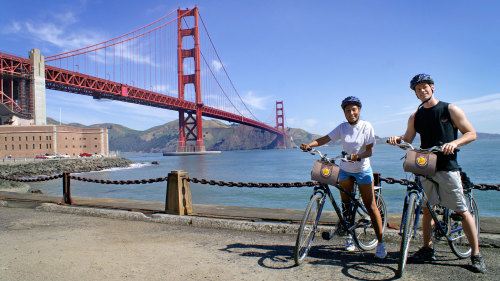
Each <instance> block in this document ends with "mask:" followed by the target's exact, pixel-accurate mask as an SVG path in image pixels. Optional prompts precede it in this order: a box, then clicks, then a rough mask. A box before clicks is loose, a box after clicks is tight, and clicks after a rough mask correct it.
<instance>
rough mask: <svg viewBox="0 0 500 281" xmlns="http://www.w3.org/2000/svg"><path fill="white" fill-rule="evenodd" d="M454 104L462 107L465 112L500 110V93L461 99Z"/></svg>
mask: <svg viewBox="0 0 500 281" xmlns="http://www.w3.org/2000/svg"><path fill="white" fill-rule="evenodd" d="M453 104H455V105H457V106H458V107H460V108H462V109H463V110H464V112H465V113H473V112H491V111H498V110H500V94H492V95H486V96H482V97H477V98H473V99H465V100H459V101H455V102H453Z"/></svg>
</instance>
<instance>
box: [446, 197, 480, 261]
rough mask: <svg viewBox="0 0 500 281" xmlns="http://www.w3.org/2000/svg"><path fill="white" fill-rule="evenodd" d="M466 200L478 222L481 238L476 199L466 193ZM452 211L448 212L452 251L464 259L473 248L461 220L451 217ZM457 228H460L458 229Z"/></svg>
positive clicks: (477, 228) (475, 220) (449, 241)
mask: <svg viewBox="0 0 500 281" xmlns="http://www.w3.org/2000/svg"><path fill="white" fill-rule="evenodd" d="M465 200H466V201H467V207H469V212H470V213H471V215H472V218H473V219H474V222H475V223H476V230H477V237H478V238H479V211H478V210H477V206H476V201H474V198H472V196H470V195H465ZM451 213H452V212H448V217H447V220H448V227H449V230H448V233H449V234H450V236H449V238H450V239H451V240H448V244H449V245H450V248H451V251H452V252H453V253H454V254H455V255H456V256H457V257H459V258H461V259H464V258H468V257H470V255H471V253H472V249H471V247H470V244H469V240H468V239H467V237H466V236H465V232H464V230H463V228H462V221H461V220H458V221H456V220H454V219H453V218H452V217H451ZM457 229H459V230H458V231H457Z"/></svg>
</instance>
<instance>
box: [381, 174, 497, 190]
mask: <svg viewBox="0 0 500 281" xmlns="http://www.w3.org/2000/svg"><path fill="white" fill-rule="evenodd" d="M380 181H385V182H386V183H388V184H395V183H399V184H401V185H413V184H416V182H414V181H409V180H407V179H400V180H397V179H395V178H383V177H380ZM474 189H477V190H496V191H500V184H497V185H492V184H485V183H480V184H475V185H474Z"/></svg>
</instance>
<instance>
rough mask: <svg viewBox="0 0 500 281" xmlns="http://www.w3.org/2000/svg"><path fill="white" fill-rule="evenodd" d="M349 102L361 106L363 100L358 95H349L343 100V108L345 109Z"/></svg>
mask: <svg viewBox="0 0 500 281" xmlns="http://www.w3.org/2000/svg"><path fill="white" fill-rule="evenodd" d="M348 104H355V105H357V106H358V107H359V108H361V101H360V100H359V99H358V98H357V97H353V96H349V97H347V98H345V99H344V100H343V101H342V105H341V106H342V110H345V107H346V106H347V105H348Z"/></svg>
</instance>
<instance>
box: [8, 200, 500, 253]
mask: <svg viewBox="0 0 500 281" xmlns="http://www.w3.org/2000/svg"><path fill="white" fill-rule="evenodd" d="M61 197H62V196H58V195H50V194H34V193H17V192H7V191H0V200H7V201H9V200H11V201H24V202H36V203H56V204H58V203H60V202H61ZM72 199H73V202H74V205H75V206H82V207H93V208H104V209H119V210H129V211H137V212H142V213H145V214H153V213H164V210H165V203H164V202H154V201H142V200H125V199H110V198H91V197H80V196H73V197H72ZM193 209H194V214H193V215H192V216H194V217H206V218H219V219H233V220H246V221H250V222H270V223H273V222H274V223H280V224H296V223H298V222H300V220H301V219H302V215H303V212H304V211H303V210H294V209H274V208H253V207H236V206H219V205H202V204H194V206H193ZM322 220H323V222H324V223H325V224H331V223H333V222H334V221H336V216H335V215H334V214H333V212H326V213H325V214H324V215H323V216H322ZM400 220H401V215H400V214H389V216H388V224H389V229H398V228H399V224H400ZM481 234H492V235H493V236H494V237H496V236H497V235H500V218H491V217H481ZM497 238H500V236H498V237H497ZM498 244H500V242H499V243H498Z"/></svg>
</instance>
